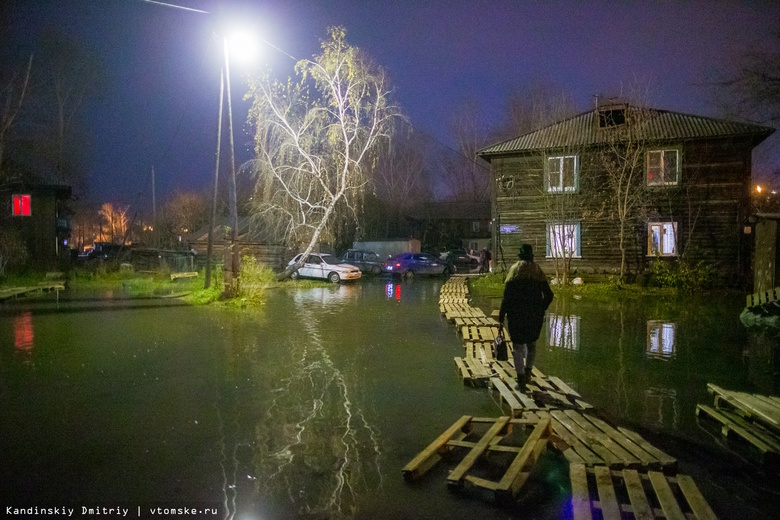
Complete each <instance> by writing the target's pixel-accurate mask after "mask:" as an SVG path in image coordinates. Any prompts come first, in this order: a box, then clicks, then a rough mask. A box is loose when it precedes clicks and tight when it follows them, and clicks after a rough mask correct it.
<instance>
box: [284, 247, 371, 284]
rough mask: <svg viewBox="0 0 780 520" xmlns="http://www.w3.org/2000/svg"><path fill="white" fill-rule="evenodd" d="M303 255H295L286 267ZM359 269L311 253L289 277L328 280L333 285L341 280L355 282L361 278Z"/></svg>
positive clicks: (325, 255) (337, 260) (326, 256)
mask: <svg viewBox="0 0 780 520" xmlns="http://www.w3.org/2000/svg"><path fill="white" fill-rule="evenodd" d="M302 255H303V253H299V254H297V255H295V257H294V258H293V259H292V260H290V262H289V263H288V264H287V265H293V264H295V263H297V262H298V260H299V259H300V258H301V256H302ZM361 274H362V273H361V272H360V269H358V268H357V267H355V266H354V265H349V264H344V263H341V261H340V260H339V259H338V258H336V257H335V256H333V255H329V254H326V253H312V254H310V255H309V256H308V258H306V261H305V262H304V263H303V265H302V266H301V267H299V268H298V269H297V270H296V271H295V272H293V273H292V274H291V275H290V277H291V278H293V279H298V278H300V277H305V278H322V279H324V280H330V281H331V282H333V283H338V282H340V281H341V280H357V279H358V278H360V276H361Z"/></svg>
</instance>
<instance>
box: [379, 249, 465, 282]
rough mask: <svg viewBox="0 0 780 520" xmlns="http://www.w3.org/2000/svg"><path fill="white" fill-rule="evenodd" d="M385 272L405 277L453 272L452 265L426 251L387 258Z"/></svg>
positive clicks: (446, 274) (447, 274)
mask: <svg viewBox="0 0 780 520" xmlns="http://www.w3.org/2000/svg"><path fill="white" fill-rule="evenodd" d="M385 272H387V273H390V274H394V275H400V276H405V277H411V276H414V275H418V274H443V275H445V276H449V275H450V274H452V273H453V272H454V266H453V265H451V264H449V263H448V262H446V261H443V260H440V259H439V258H436V257H435V256H433V255H429V254H428V253H400V254H397V255H395V256H393V257H391V258H388V259H387V261H386V262H385Z"/></svg>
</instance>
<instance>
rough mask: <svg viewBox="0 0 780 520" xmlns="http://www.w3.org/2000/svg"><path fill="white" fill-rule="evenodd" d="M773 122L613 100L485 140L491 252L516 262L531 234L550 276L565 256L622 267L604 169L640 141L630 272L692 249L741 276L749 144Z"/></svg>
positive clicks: (608, 268)
mask: <svg viewBox="0 0 780 520" xmlns="http://www.w3.org/2000/svg"><path fill="white" fill-rule="evenodd" d="M773 131H774V129H772V128H767V127H763V126H756V125H751V124H744V123H739V122H734V121H725V120H719V119H712V118H708V117H701V116H695V115H688V114H681V113H676V112H670V111H665V110H657V109H651V108H643V107H635V106H631V105H629V104H625V103H623V104H621V103H616V104H611V105H608V106H607V105H603V106H600V107H598V108H596V109H594V110H591V111H588V112H584V113H581V114H579V115H577V116H574V117H571V118H569V119H566V120H563V121H560V122H558V123H555V124H552V125H549V126H547V127H544V128H541V129H539V130H536V131H534V132H530V133H527V134H524V135H521V136H519V137H516V138H514V139H510V140H507V141H504V142H500V143H497V144H494V145H492V146H488V147H487V148H484V149H482V150H480V151H479V152H478V155H479V156H480V157H482V158H483V159H485V160H486V161H488V162H489V163H490V168H491V176H492V181H493V184H492V186H493V188H492V211H493V219H494V222H495V224H494V230H493V232H494V242H493V244H494V258H495V259H497V260H498V263H499V266H500V264H501V259H502V257H503V258H504V260H505V262H507V263H509V262H513V261H514V260H515V258H516V253H517V250H518V248H519V246H520V244H521V243H523V242H528V243H530V244H532V245H534V247H535V251H536V257H537V260H538V261H539V262H540V263H541V264H542V267H543V268H545V267H546V268H547V269H548V273H549V272H550V270H551V269H552V267H553V266H554V264H555V262H556V260H558V259H560V258H561V257H563V256H567V257H568V258H569V260H570V263H569V264H568V267H569V269H570V272H571V273H577V274H581V275H606V274H613V273H615V272H616V271H617V269H618V268H619V267H620V264H621V248H620V247H619V245H618V228H619V226H618V221H619V219H618V213H617V210H616V207H615V202H614V196H613V194H614V192H613V191H611V189H610V188H609V182H608V180H609V179H608V177H609V176H610V172H612V173H613V174H614V169H615V167H616V166H618V165H621V164H623V165H625V163H626V161H628V159H626V156H625V155H621V154H622V153H623V152H627V151H628V150H629V148H630V147H632V146H633V147H634V148H635V149H636V150H638V153H637V154H636V157H637V158H638V160H637V162H636V166H635V168H634V170H636V171H635V172H634V173H637V172H638V175H636V176H635V178H634V181H633V182H634V184H633V187H638V188H639V189H638V190H635V193H637V194H641V195H642V199H641V202H640V204H639V205H638V207H635V208H633V209H632V213H631V215H629V217H630V218H627V219H626V222H627V223H628V226H627V228H626V233H625V248H624V249H625V251H626V265H627V272H628V273H630V274H639V273H642V272H644V270H645V269H647V268H648V266H649V265H650V263H651V262H652V261H654V260H656V259H658V260H659V261H668V260H673V259H675V258H679V257H680V256H681V255H684V254H686V253H688V254H689V255H690V256H692V257H693V258H695V259H701V260H704V261H706V262H709V263H711V264H712V265H714V266H716V267H717V268H718V269H719V270H720V272H721V273H722V274H723V275H724V276H725V277H726V278H727V279H728V280H730V281H732V282H736V281H737V280H741V279H742V277H745V276H748V275H749V269H750V244H751V240H750V238H749V237H746V236H745V235H744V230H743V223H744V222H745V219H746V218H747V216H748V213H749V201H750V196H749V194H750V178H751V152H752V150H753V148H754V147H756V146H757V145H758V144H759V143H761V142H762V141H763V140H764V139H766V138H767V137H768V136H769V135H770V134H771V133H772V132H773ZM619 155H620V156H619ZM621 161H623V162H622V163H621ZM561 208H563V209H564V211H561Z"/></svg>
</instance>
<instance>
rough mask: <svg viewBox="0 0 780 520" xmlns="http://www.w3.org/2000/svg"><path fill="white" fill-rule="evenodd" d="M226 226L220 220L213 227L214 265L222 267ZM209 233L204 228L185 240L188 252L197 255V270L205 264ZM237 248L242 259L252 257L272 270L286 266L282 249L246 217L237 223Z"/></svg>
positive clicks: (224, 219) (206, 227)
mask: <svg viewBox="0 0 780 520" xmlns="http://www.w3.org/2000/svg"><path fill="white" fill-rule="evenodd" d="M227 222H228V221H227V219H226V218H221V219H218V221H217V223H216V224H215V226H214V232H213V246H212V257H213V260H214V261H215V262H216V263H224V255H225V236H226V229H227ZM208 232H209V226H208V225H207V226H205V227H203V228H201V229H199V230H198V231H196V232H194V233H192V234H190V236H189V237H188V239H187V243H188V245H189V247H190V249H191V250H192V251H194V252H195V253H196V256H195V262H196V264H197V265H198V266H199V267H202V266H204V265H205V264H206V252H207V251H208ZM238 244H239V247H240V249H241V256H242V257H244V256H251V257H254V258H255V259H257V261H258V262H260V263H262V264H265V265H266V266H268V267H270V268H272V269H281V268H282V267H284V265H285V264H286V262H285V261H284V259H285V248H284V246H282V245H280V244H277V243H274V242H273V241H272V240H270V239H269V238H268V237H267V236H266V235H265V234H264V233H263V232H262V230H261V229H260V228H259V226H257V225H256V224H254V223H253V222H252V219H250V218H248V217H240V218H239V219H238Z"/></svg>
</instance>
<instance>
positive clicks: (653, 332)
mask: <svg viewBox="0 0 780 520" xmlns="http://www.w3.org/2000/svg"><path fill="white" fill-rule="evenodd" d="M676 333H677V325H676V324H675V323H666V322H663V321H658V320H650V321H648V322H647V357H648V358H654V359H665V360H668V359H672V358H674V356H675V354H676V350H677V348H676V347H677V343H676V341H675V335H676Z"/></svg>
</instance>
